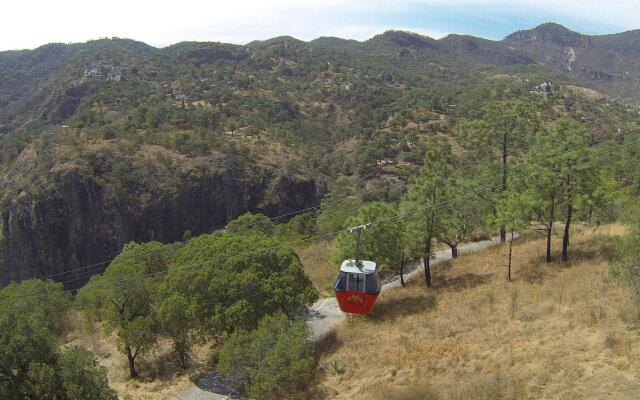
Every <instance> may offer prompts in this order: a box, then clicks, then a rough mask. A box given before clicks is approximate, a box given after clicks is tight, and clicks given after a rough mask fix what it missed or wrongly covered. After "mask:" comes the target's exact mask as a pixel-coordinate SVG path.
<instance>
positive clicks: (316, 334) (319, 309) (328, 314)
mask: <svg viewBox="0 0 640 400" xmlns="http://www.w3.org/2000/svg"><path fill="white" fill-rule="evenodd" d="M514 237H517V234H514ZM498 244H500V237H494V238H492V239H489V240H482V241H479V242H473V243H468V244H464V245H462V246H460V247H459V248H458V254H465V253H473V252H476V251H480V250H484V249H486V248H489V247H492V246H495V245H498ZM450 259H451V251H450V250H448V249H447V250H440V251H437V252H436V253H435V256H434V258H432V261H431V265H432V266H434V265H437V264H440V263H442V262H444V261H447V260H450ZM421 266H422V260H419V261H416V262H412V263H409V264H407V266H406V267H405V271H406V272H405V278H404V279H405V282H408V281H411V280H413V279H416V278H418V277H419V276H420V274H421ZM400 286H401V285H400V277H399V276H396V277H394V279H392V280H391V281H389V282H387V283H385V284H383V285H382V291H385V290H389V289H393V288H397V287H400ZM344 318H345V314H344V313H343V312H342V311H340V308H339V307H338V302H337V301H336V299H335V297H327V298H324V299H320V300H318V301H317V302H315V303H314V304H313V305H312V306H311V307H309V310H308V311H307V315H306V318H305V319H306V321H307V323H308V324H309V327H310V328H311V334H312V336H313V339H314V340H318V339H319V338H321V337H322V336H324V335H326V334H327V333H328V332H329V331H331V329H332V328H333V327H334V326H335V325H336V324H338V323H339V322H341V321H342V320H343V319H344ZM212 376H215V375H212ZM202 379H204V381H203V382H205V383H206V375H205V376H204V377H203V378H202ZM229 398H230V397H228V396H224V395H220V394H216V393H212V392H207V391H205V390H202V389H200V388H199V387H197V386H196V385H195V384H194V385H193V387H190V388H189V389H187V390H186V391H185V392H184V393H183V394H182V396H181V398H180V400H222V399H229Z"/></svg>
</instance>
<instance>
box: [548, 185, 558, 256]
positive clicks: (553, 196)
mask: <svg viewBox="0 0 640 400" xmlns="http://www.w3.org/2000/svg"><path fill="white" fill-rule="evenodd" d="M555 208H556V202H555V192H554V193H552V194H551V212H550V215H549V225H547V262H551V235H552V234H553V219H554V218H555V215H554V214H555Z"/></svg>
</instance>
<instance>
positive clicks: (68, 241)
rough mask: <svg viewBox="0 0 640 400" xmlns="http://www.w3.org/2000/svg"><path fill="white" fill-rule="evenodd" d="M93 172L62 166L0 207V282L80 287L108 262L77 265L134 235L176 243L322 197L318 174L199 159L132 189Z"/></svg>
mask: <svg viewBox="0 0 640 400" xmlns="http://www.w3.org/2000/svg"><path fill="white" fill-rule="evenodd" d="M86 172H87V171H85V170H83V169H81V168H76V167H74V168H68V169H64V170H60V171H57V172H55V173H53V175H52V176H50V177H49V179H51V182H52V184H50V185H49V186H48V187H49V188H48V189H47V190H44V191H42V192H41V193H38V194H28V193H26V192H21V193H19V194H18V195H17V196H15V197H14V198H13V199H11V200H9V201H8V202H6V204H5V205H4V207H3V208H1V209H0V284H3V285H4V284H7V283H9V282H11V281H17V280H22V279H27V278H31V277H40V276H48V275H51V274H60V275H58V276H56V279H57V280H59V281H61V282H65V283H66V285H67V286H68V287H78V286H80V285H81V284H82V283H84V282H86V280H88V278H89V275H90V274H89V273H98V272H101V271H102V270H103V269H104V268H105V267H106V266H107V265H106V264H99V265H96V266H94V267H92V268H89V269H81V270H75V269H76V268H78V267H84V266H87V265H92V264H96V263H100V262H103V261H105V260H109V259H110V258H113V257H114V256H115V255H117V254H118V252H119V251H120V249H121V248H122V246H123V245H124V244H125V243H127V242H129V241H138V242H144V241H150V240H157V241H160V242H173V241H177V240H180V239H181V238H182V237H183V234H184V232H185V231H187V230H190V231H191V232H192V233H193V234H200V233H205V232H211V231H212V230H214V229H219V228H221V227H223V226H224V225H225V224H226V223H227V222H228V221H229V220H231V219H233V218H235V217H237V216H238V215H241V214H243V213H244V212H247V211H263V212H266V213H268V214H271V215H275V214H276V213H280V212H289V211H293V210H296V209H300V208H304V207H306V206H308V205H309V204H315V203H316V202H317V201H318V193H317V185H316V182H314V180H312V179H310V178H307V177H304V176H300V175H293V174H291V175H288V174H286V173H284V172H278V171H273V170H268V169H267V170H259V169H257V168H256V169H253V170H251V169H226V170H220V169H218V168H215V169H214V168H211V167H210V166H207V165H198V166H196V167H190V168H188V169H186V170H184V171H180V172H178V173H177V177H176V176H174V177H172V181H171V182H169V181H167V180H166V179H164V178H159V179H153V180H149V181H144V180H143V181H137V182H134V181H129V182H128V183H127V186H128V187H124V188H120V189H123V190H124V191H123V193H124V194H125V195H124V196H122V195H120V196H118V194H117V193H116V194H114V189H113V188H112V187H111V186H110V184H105V180H104V179H103V177H101V176H95V175H92V174H87V173H86ZM152 175H153V174H152ZM70 270H75V271H71V272H68V273H65V271H70Z"/></svg>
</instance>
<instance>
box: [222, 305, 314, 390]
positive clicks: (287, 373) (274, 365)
mask: <svg viewBox="0 0 640 400" xmlns="http://www.w3.org/2000/svg"><path fill="white" fill-rule="evenodd" d="M314 366H315V358H314V354H313V347H312V345H311V342H310V340H309V327H308V325H307V324H306V323H305V322H304V320H302V319H301V318H294V319H289V318H288V317H287V316H286V315H285V314H284V313H281V312H279V313H276V314H274V315H270V316H265V317H264V318H263V319H262V320H261V321H260V322H259V323H258V326H257V327H256V329H254V330H252V331H244V330H241V331H236V332H235V333H233V334H232V335H231V336H230V337H229V338H228V339H227V340H226V341H225V343H224V345H223V347H222V350H221V351H220V361H219V364H218V368H219V369H220V371H221V372H222V373H223V374H225V375H227V376H229V377H231V378H234V379H241V380H242V381H243V382H244V385H245V389H246V391H247V394H248V395H249V396H250V397H251V398H255V399H280V398H282V395H283V394H284V393H286V392H287V391H288V390H291V389H292V388H295V387H296V386H298V385H300V384H302V383H303V382H304V381H305V380H306V379H307V378H308V377H309V376H310V375H311V372H312V371H313V368H314Z"/></svg>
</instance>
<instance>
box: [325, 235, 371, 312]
mask: <svg viewBox="0 0 640 400" xmlns="http://www.w3.org/2000/svg"><path fill="white" fill-rule="evenodd" d="M368 226H369V225H362V226H357V227H355V228H351V229H349V232H350V233H353V232H356V234H357V242H356V258H355V260H344V261H343V262H342V265H341V266H340V274H339V275H338V279H337V280H336V284H335V285H334V291H335V292H336V299H337V300H338V305H339V306H340V310H342V312H344V313H349V314H362V315H370V314H371V311H372V310H373V304H374V303H375V301H376V299H377V298H378V294H380V289H381V286H380V278H379V277H378V271H377V269H376V263H375V262H373V261H363V260H360V259H359V256H360V233H361V231H363V230H365V229H367V227H368Z"/></svg>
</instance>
